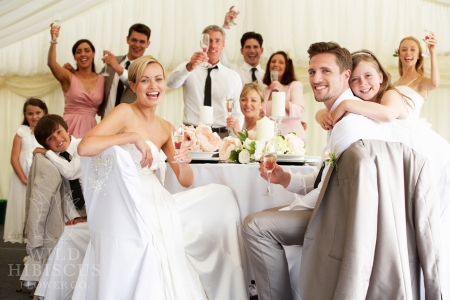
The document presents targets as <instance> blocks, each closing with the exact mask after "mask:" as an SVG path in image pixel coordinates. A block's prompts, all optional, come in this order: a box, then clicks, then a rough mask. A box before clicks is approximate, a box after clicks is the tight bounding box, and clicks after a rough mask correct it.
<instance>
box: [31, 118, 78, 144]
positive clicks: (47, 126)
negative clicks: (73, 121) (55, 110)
mask: <svg viewBox="0 0 450 300" xmlns="http://www.w3.org/2000/svg"><path fill="white" fill-rule="evenodd" d="M59 125H61V126H62V127H63V128H64V129H65V130H66V131H69V126H67V123H66V121H64V119H63V118H62V117H61V116H59V115H54V114H49V115H45V116H43V117H42V118H41V119H40V120H39V122H37V124H36V127H35V128H34V137H35V138H36V140H37V142H38V143H39V144H41V145H42V146H43V147H44V148H45V149H50V148H49V147H48V145H47V138H48V137H49V136H50V135H52V134H53V132H55V131H56V130H57V129H58V127H59Z"/></svg>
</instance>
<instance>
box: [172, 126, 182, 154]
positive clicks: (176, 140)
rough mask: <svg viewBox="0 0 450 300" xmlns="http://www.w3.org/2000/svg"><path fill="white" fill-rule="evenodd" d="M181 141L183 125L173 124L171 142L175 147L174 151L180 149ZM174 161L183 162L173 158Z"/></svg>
mask: <svg viewBox="0 0 450 300" xmlns="http://www.w3.org/2000/svg"><path fill="white" fill-rule="evenodd" d="M183 141H184V129H183V125H179V126H174V127H173V132H172V142H173V147H174V148H175V153H177V152H178V151H177V150H180V149H181V147H182V146H183ZM173 162H174V163H180V162H183V160H178V159H176V160H174V161H173Z"/></svg>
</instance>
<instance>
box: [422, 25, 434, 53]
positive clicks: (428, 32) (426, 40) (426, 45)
mask: <svg viewBox="0 0 450 300" xmlns="http://www.w3.org/2000/svg"><path fill="white" fill-rule="evenodd" d="M423 31H424V33H425V52H424V53H422V56H424V57H430V52H428V40H429V39H430V36H431V35H432V34H433V33H432V32H431V31H429V30H428V29H424V30H423Z"/></svg>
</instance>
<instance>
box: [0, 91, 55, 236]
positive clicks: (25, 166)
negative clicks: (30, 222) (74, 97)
mask: <svg viewBox="0 0 450 300" xmlns="http://www.w3.org/2000/svg"><path fill="white" fill-rule="evenodd" d="M46 114H47V105H46V104H45V102H44V101H42V100H41V99H39V98H35V97H31V98H28V99H27V101H26V102H25V103H24V105H23V122H22V125H20V126H19V128H18V129H17V134H16V135H15V136H14V141H13V147H12V151H11V165H12V167H13V169H14V173H13V174H12V176H11V185H10V189H9V195H8V205H7V207H6V220H5V232H4V235H3V239H4V240H5V242H11V243H23V242H24V240H23V228H24V225H25V194H26V189H27V181H28V180H27V178H28V172H29V171H30V167H31V162H32V161H33V150H34V149H35V148H36V147H41V145H39V143H38V142H37V141H36V138H35V137H34V127H36V124H37V122H38V121H39V119H40V118H41V117H43V116H44V115H46Z"/></svg>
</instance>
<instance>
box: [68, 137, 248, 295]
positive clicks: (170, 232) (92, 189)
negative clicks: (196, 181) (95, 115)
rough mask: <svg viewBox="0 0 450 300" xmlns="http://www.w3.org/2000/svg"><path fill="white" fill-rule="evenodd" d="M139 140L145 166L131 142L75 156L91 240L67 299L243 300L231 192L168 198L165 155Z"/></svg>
mask: <svg viewBox="0 0 450 300" xmlns="http://www.w3.org/2000/svg"><path fill="white" fill-rule="evenodd" d="M147 143H148V145H149V146H150V149H151V151H152V155H153V163H152V166H151V167H150V168H141V166H140V163H139V162H140V160H141V157H142V155H141V153H140V152H139V151H138V150H137V148H136V147H135V146H134V145H124V146H121V147H118V146H114V147H111V148H109V149H107V150H105V151H104V152H103V153H102V154H100V155H98V156H96V157H93V158H86V157H82V163H81V168H82V178H83V188H84V191H85V199H86V205H87V214H88V224H89V232H90V236H91V242H90V244H89V246H88V250H87V253H86V256H85V259H84V265H83V267H82V269H81V271H80V275H79V278H78V282H77V286H76V288H75V293H74V297H73V299H158V300H164V299H173V300H182V299H210V300H212V299H225V300H226V299H230V300H231V299H233V300H234V299H236V300H240V299H242V300H244V299H247V290H246V282H245V276H244V269H243V265H244V264H243V262H242V258H241V257H242V255H241V251H242V248H241V246H240V243H239V239H240V232H239V230H240V216H239V209H238V207H237V203H236V200H235V198H234V196H233V193H232V191H231V190H230V189H229V188H228V187H225V186H222V185H216V184H212V185H207V186H204V187H201V188H195V189H190V190H188V191H186V192H182V193H178V194H175V195H171V194H170V193H169V192H168V191H167V190H166V189H165V188H164V187H163V185H162V184H161V182H164V172H165V169H166V163H165V159H166V156H165V154H164V153H163V152H162V151H161V150H159V151H158V149H157V148H156V146H155V145H154V144H153V143H151V142H147ZM155 172H159V173H160V177H161V181H160V180H159V179H158V177H157V174H155Z"/></svg>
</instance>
